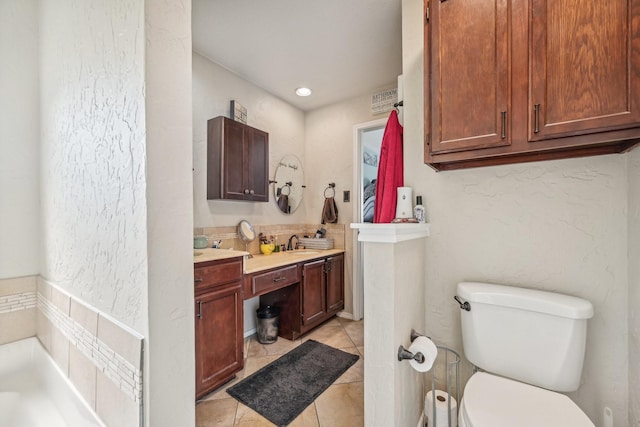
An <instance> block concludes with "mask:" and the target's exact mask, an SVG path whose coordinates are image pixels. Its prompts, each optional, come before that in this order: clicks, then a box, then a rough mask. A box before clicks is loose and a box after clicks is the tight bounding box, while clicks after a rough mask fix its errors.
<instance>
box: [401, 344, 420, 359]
mask: <svg viewBox="0 0 640 427" xmlns="http://www.w3.org/2000/svg"><path fill="white" fill-rule="evenodd" d="M411 359H413V360H415V361H416V362H418V363H424V354H422V353H420V352H417V353H416V354H413V353H411V352H410V351H409V350H407V349H406V348H404V346H402V345H401V346H400V347H398V362H402V361H403V360H411Z"/></svg>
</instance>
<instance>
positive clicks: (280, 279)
mask: <svg viewBox="0 0 640 427" xmlns="http://www.w3.org/2000/svg"><path fill="white" fill-rule="evenodd" d="M283 280H287V278H286V277H276V278H275V279H273V283H277V282H282V281H283Z"/></svg>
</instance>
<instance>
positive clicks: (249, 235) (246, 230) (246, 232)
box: [238, 219, 256, 242]
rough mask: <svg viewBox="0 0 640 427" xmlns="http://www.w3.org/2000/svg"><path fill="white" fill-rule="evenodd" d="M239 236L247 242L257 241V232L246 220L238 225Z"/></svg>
mask: <svg viewBox="0 0 640 427" xmlns="http://www.w3.org/2000/svg"><path fill="white" fill-rule="evenodd" d="M238 236H240V239H242V240H243V241H245V242H253V241H254V240H255V239H256V232H255V230H254V229H253V225H251V223H250V222H249V221H247V220H246V219H243V220H242V221H240V222H239V223H238Z"/></svg>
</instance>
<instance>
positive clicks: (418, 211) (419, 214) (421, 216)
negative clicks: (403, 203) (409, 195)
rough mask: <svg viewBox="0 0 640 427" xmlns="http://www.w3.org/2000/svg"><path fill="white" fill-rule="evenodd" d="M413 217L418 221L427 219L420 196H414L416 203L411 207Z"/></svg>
mask: <svg viewBox="0 0 640 427" xmlns="http://www.w3.org/2000/svg"><path fill="white" fill-rule="evenodd" d="M413 217H414V218H415V219H417V220H418V222H426V221H427V217H426V215H425V210H424V206H422V196H416V205H415V206H414V207H413Z"/></svg>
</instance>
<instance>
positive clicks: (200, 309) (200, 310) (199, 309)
mask: <svg viewBox="0 0 640 427" xmlns="http://www.w3.org/2000/svg"><path fill="white" fill-rule="evenodd" d="M196 304H198V312H197V313H196V317H197V318H198V319H202V301H196Z"/></svg>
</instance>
